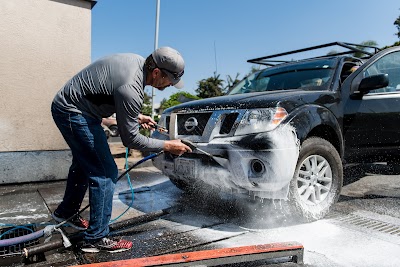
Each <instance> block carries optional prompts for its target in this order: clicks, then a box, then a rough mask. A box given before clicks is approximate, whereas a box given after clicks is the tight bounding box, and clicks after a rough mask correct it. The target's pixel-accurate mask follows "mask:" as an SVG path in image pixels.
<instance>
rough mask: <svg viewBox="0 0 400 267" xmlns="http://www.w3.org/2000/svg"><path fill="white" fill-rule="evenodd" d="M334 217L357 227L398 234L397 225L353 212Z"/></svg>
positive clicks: (399, 227)
mask: <svg viewBox="0 0 400 267" xmlns="http://www.w3.org/2000/svg"><path fill="white" fill-rule="evenodd" d="M335 219H336V220H338V221H341V222H345V223H350V224H353V225H356V226H359V227H363V228H367V229H371V230H375V231H379V232H382V233H385V234H391V235H395V236H400V226H399V225H395V224H391V223H387V222H382V221H379V220H375V219H370V218H365V217H361V216H358V215H355V214H349V215H346V216H343V217H336V218H335Z"/></svg>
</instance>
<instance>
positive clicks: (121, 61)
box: [53, 53, 164, 150]
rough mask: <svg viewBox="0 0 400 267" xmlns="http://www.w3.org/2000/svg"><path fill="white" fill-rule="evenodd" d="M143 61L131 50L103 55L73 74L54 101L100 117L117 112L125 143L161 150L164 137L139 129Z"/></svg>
mask: <svg viewBox="0 0 400 267" xmlns="http://www.w3.org/2000/svg"><path fill="white" fill-rule="evenodd" d="M144 61H145V60H144V58H143V57H141V56H139V55H135V54H129V53H126V54H115V55H110V56H107V57H104V58H101V59H99V60H97V61H95V62H93V63H92V64H90V65H89V66H87V67H86V68H84V69H83V70H81V71H80V72H79V73H78V74H76V75H75V76H74V77H72V78H71V79H70V80H69V81H68V82H67V83H66V84H65V85H64V87H63V88H61V90H60V91H58V93H57V95H56V96H55V98H54V100H53V102H54V103H55V104H56V105H57V106H58V107H60V108H61V109H63V110H66V111H70V112H77V113H80V114H83V115H86V116H90V117H94V118H98V119H101V118H106V117H109V116H111V115H112V114H113V113H116V114H117V123H118V129H119V132H120V135H121V139H122V143H123V144H124V146H126V147H129V148H134V149H140V150H160V149H162V148H163V145H164V141H162V140H157V139H152V138H148V137H146V136H144V135H142V134H140V133H139V123H138V115H139V114H140V110H141V107H142V105H143V97H144V87H145V86H146V84H145V82H146V71H145V70H144Z"/></svg>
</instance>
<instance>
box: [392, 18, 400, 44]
mask: <svg viewBox="0 0 400 267" xmlns="http://www.w3.org/2000/svg"><path fill="white" fill-rule="evenodd" d="M393 24H394V25H395V26H396V28H397V33H396V35H397V37H398V38H399V39H400V16H399V17H398V18H397V19H396V20H395V21H394V23H393Z"/></svg>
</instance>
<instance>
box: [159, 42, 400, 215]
mask: <svg viewBox="0 0 400 267" xmlns="http://www.w3.org/2000/svg"><path fill="white" fill-rule="evenodd" d="M331 46H334V47H339V49H342V50H344V51H340V52H335V53H328V55H323V56H315V57H312V58H307V59H301V60H293V59H291V60H290V61H285V60H277V59H279V58H282V57H284V56H288V55H290V56H293V54H297V55H298V53H302V52H305V51H318V50H319V49H322V48H325V49H326V48H328V47H331ZM360 47H361V48H362V49H360ZM371 50H372V51H371ZM356 54H362V57H361V56H360V57H355V56H354V55H356ZM248 62H250V63H257V64H262V65H264V66H266V67H265V68H263V69H262V70H260V71H258V72H256V73H253V74H251V75H249V76H248V77H246V78H245V79H243V80H242V81H241V82H239V83H238V84H237V85H236V86H235V87H234V88H232V89H231V90H230V92H229V93H228V94H227V95H225V96H221V97H215V98H208V99H202V100H197V101H192V102H187V103H183V104H180V105H178V106H174V107H172V108H169V109H167V110H165V112H164V113H163V114H162V116H161V120H160V123H161V124H162V125H163V126H164V127H166V128H167V129H168V130H169V134H168V136H166V135H165V134H161V133H159V132H155V133H154V134H153V137H154V138H159V139H168V138H170V139H182V140H189V141H191V142H192V143H193V144H195V145H196V146H197V147H198V148H199V149H200V150H194V151H193V153H187V154H184V155H182V156H180V157H176V156H173V155H171V154H168V153H166V154H164V155H163V156H162V157H158V158H156V159H154V162H153V163H154V165H155V166H156V167H157V168H158V169H160V170H161V171H162V172H163V173H164V174H165V175H167V176H168V177H169V178H170V180H171V181H172V182H173V183H174V184H175V185H176V186H177V187H178V188H180V189H182V190H187V191H190V190H192V189H194V188H197V187H199V188H203V190H207V188H210V189H211V188H213V189H218V190H222V191H223V192H228V193H230V194H233V195H237V196H239V195H242V196H243V195H245V196H251V197H252V198H260V199H281V200H285V203H289V206H290V207H293V210H295V211H296V212H298V213H299V214H300V215H302V216H304V217H305V218H308V219H311V220H314V219H320V218H322V217H323V216H325V215H326V213H327V212H328V211H329V208H330V207H331V205H332V204H334V203H335V202H336V201H337V199H338V198H339V195H340V191H341V188H342V184H343V164H344V163H354V162H358V163H359V162H376V161H385V162H398V161H399V158H400V47H393V48H389V49H386V50H383V51H381V50H380V49H378V48H376V47H369V46H362V45H356V44H351V43H344V42H334V43H329V44H323V45H319V46H313V47H308V48H303V49H299V50H294V51H289V52H285V53H280V54H275V55H271V56H266V57H260V58H256V59H251V60H248ZM201 151H203V152H204V151H205V152H206V153H202V152H201ZM207 154H208V155H207ZM210 154H211V155H212V156H210ZM216 159H217V160H216ZM218 159H219V160H218ZM221 160H225V161H226V164H221ZM286 201H287V202H286Z"/></svg>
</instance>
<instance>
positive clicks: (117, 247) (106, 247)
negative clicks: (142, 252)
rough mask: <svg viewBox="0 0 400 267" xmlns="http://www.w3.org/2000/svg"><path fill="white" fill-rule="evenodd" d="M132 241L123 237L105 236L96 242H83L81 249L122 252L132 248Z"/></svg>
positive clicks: (93, 251)
mask: <svg viewBox="0 0 400 267" xmlns="http://www.w3.org/2000/svg"><path fill="white" fill-rule="evenodd" d="M132 245H133V244H132V242H131V241H127V240H123V239H113V238H108V237H103V238H102V239H100V241H98V242H96V243H89V242H85V241H84V242H83V243H82V244H81V246H80V249H81V250H82V251H83V252H89V253H97V252H100V251H107V252H109V253H116V252H122V251H126V250H130V249H131V248H132Z"/></svg>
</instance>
